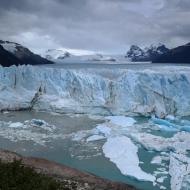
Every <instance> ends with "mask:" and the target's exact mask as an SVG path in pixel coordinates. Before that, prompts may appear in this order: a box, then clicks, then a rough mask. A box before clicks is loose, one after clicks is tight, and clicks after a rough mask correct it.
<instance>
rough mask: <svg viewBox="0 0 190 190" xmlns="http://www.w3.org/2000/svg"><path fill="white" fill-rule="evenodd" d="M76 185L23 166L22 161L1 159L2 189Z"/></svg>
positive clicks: (59, 189) (53, 189) (54, 189)
mask: <svg viewBox="0 0 190 190" xmlns="http://www.w3.org/2000/svg"><path fill="white" fill-rule="evenodd" d="M73 189H76V185H75V184H72V183H68V182H58V181H56V180H55V179H53V178H50V177H48V176H46V175H43V174H38V173H36V172H35V171H34V169H32V168H29V167H26V166H23V165H22V163H21V161H14V162H12V163H3V162H1V161H0V190H73Z"/></svg>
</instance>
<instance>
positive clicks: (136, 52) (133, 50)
mask: <svg viewBox="0 0 190 190" xmlns="http://www.w3.org/2000/svg"><path fill="white" fill-rule="evenodd" d="M168 51H169V49H168V48H167V47H166V46H165V45H163V44H158V45H151V46H150V47H145V48H143V49H142V48H140V47H138V46H136V45H132V46H131V47H130V49H129V51H128V52H127V54H126V56H125V57H126V58H129V59H130V60H131V61H153V59H154V58H155V57H157V56H159V55H163V54H165V53H167V52H168Z"/></svg>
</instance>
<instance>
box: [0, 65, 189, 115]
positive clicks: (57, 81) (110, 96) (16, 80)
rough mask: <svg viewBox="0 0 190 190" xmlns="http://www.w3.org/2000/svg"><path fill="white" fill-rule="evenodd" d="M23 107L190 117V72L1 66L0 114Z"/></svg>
mask: <svg viewBox="0 0 190 190" xmlns="http://www.w3.org/2000/svg"><path fill="white" fill-rule="evenodd" d="M109 72H110V73H109ZM111 72H112V73H111ZM112 75H113V76H112ZM23 109H37V110H44V111H53V112H60V113H68V112H71V113H91V114H104V115H118V114H129V115H152V114H155V115H157V116H158V117H165V116H167V115H178V116H187V115H190V68H188V67H164V69H162V68H160V69H158V68H157V69H149V70H147V69H146V70H145V69H142V70H137V71H134V70H127V69H126V70H119V69H118V70H115V71H105V70H102V71H98V70H97V71H95V70H93V71H92V70H89V71H87V70H65V69H60V68H53V67H52V68H47V67H40V66H19V67H15V66H12V67H9V68H3V67H0V110H1V111H3V110H23Z"/></svg>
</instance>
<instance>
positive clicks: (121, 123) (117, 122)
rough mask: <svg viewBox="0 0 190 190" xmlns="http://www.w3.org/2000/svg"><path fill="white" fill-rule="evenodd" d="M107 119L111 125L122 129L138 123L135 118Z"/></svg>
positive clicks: (110, 117) (118, 117)
mask: <svg viewBox="0 0 190 190" xmlns="http://www.w3.org/2000/svg"><path fill="white" fill-rule="evenodd" d="M105 118H106V119H108V120H109V121H110V122H111V123H113V124H115V125H119V126H122V127H129V126H133V124H135V123H136V120H135V119H134V118H132V117H126V116H108V117H105Z"/></svg>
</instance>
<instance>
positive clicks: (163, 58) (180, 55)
mask: <svg viewBox="0 0 190 190" xmlns="http://www.w3.org/2000/svg"><path fill="white" fill-rule="evenodd" d="M153 62H155V63H190V43H188V44H186V45H183V46H179V47H177V48H174V49H171V50H170V51H168V52H166V53H165V54H163V55H160V56H157V57H155V58H154V59H153Z"/></svg>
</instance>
